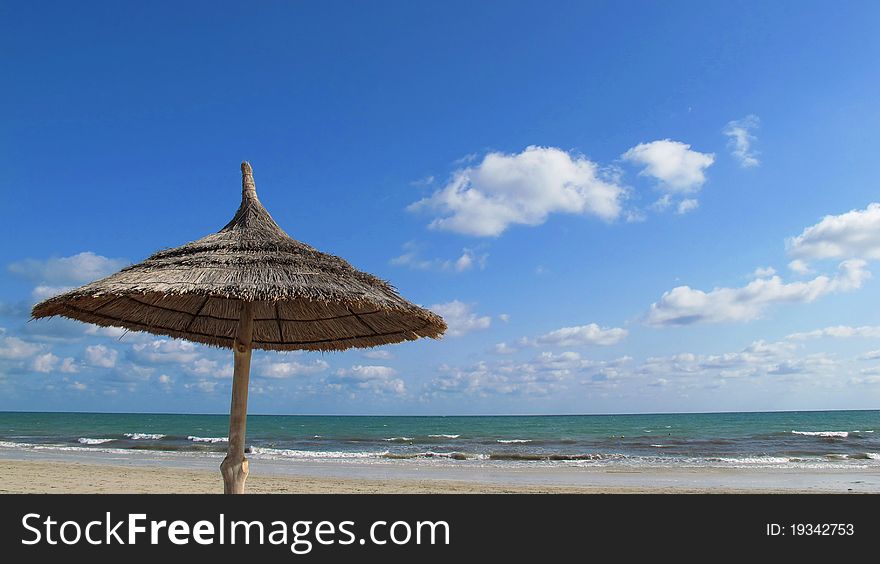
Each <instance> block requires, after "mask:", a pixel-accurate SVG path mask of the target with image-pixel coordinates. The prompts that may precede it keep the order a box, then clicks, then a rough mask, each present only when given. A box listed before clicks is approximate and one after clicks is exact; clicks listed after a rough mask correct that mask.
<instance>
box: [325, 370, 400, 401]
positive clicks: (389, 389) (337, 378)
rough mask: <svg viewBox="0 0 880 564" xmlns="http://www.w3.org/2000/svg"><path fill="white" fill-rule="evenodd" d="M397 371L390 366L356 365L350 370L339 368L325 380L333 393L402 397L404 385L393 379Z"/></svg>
mask: <svg viewBox="0 0 880 564" xmlns="http://www.w3.org/2000/svg"><path fill="white" fill-rule="evenodd" d="M396 375H397V371H396V370H395V369H393V368H391V367H390V366H375V365H362V364H356V365H354V366H352V367H350V368H340V369H339V370H337V371H336V373H335V374H334V375H333V376H332V377H331V378H328V379H327V386H328V388H330V389H331V390H334V391H347V392H349V393H352V392H357V391H368V392H372V393H376V394H392V395H403V394H405V393H406V385H405V384H404V382H403V380H401V379H400V378H395V376H396Z"/></svg>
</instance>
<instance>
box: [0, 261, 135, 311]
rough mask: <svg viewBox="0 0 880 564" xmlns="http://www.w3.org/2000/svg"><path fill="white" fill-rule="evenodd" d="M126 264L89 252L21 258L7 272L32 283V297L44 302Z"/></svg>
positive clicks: (126, 262) (106, 274)
mask: <svg viewBox="0 0 880 564" xmlns="http://www.w3.org/2000/svg"><path fill="white" fill-rule="evenodd" d="M126 264H128V261H127V260H124V259H118V258H107V257H104V256H101V255H98V254H95V253H93V252H91V251H86V252H82V253H79V254H76V255H72V256H69V257H60V258H50V259H45V260H37V259H25V260H22V261H18V262H13V263H12V264H10V265H9V267H8V269H9V272H11V273H13V274H16V275H19V276H21V277H23V278H26V279H28V280H30V281H32V282H34V283H35V284H36V286H35V288H34V291H33V297H34V298H35V299H45V298H48V297H51V296H53V295H56V294H59V293H61V292H64V291H66V290H68V289H69V288H71V287H73V286H77V285H80V284H85V283H87V282H91V281H93V280H97V279H99V278H103V277H105V276H108V275H110V274H112V273H114V272H116V271H117V270H119V269H120V268H122V267H123V266H125V265H126Z"/></svg>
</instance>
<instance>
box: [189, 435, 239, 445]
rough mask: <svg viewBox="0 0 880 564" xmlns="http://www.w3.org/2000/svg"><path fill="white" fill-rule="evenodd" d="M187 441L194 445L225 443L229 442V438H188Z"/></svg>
mask: <svg viewBox="0 0 880 564" xmlns="http://www.w3.org/2000/svg"><path fill="white" fill-rule="evenodd" d="M187 439H189V440H191V441H192V442H194V443H212V444H213V443H225V442H229V437H194V436H192V435H190V436H188V437H187Z"/></svg>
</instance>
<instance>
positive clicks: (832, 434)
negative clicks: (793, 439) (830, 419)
mask: <svg viewBox="0 0 880 564" xmlns="http://www.w3.org/2000/svg"><path fill="white" fill-rule="evenodd" d="M791 433H792V434H793V435H806V436H808V437H836V438H839V439H845V438H847V437H848V436H849V432H848V431H792V432H791Z"/></svg>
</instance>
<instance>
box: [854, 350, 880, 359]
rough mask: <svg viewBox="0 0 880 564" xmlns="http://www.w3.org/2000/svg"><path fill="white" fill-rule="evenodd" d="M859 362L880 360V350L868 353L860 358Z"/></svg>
mask: <svg viewBox="0 0 880 564" xmlns="http://www.w3.org/2000/svg"><path fill="white" fill-rule="evenodd" d="M858 359H859V360H878V359H880V350H874V351H868V352H866V353H862V354H860V355H859V356H858Z"/></svg>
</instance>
